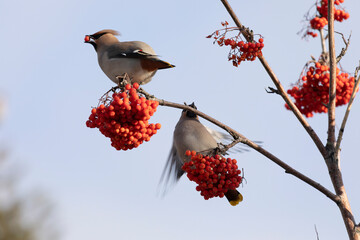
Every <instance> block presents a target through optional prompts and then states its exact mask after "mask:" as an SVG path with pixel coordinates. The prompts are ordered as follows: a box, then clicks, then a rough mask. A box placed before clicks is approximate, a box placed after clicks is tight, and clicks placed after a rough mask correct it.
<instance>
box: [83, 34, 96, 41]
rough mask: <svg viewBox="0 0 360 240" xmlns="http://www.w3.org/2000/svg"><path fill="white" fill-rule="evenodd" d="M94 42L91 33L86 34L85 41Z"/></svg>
mask: <svg viewBox="0 0 360 240" xmlns="http://www.w3.org/2000/svg"><path fill="white" fill-rule="evenodd" d="M91 42H94V40H93V39H92V38H91V36H90V35H86V36H85V39H84V43H91Z"/></svg>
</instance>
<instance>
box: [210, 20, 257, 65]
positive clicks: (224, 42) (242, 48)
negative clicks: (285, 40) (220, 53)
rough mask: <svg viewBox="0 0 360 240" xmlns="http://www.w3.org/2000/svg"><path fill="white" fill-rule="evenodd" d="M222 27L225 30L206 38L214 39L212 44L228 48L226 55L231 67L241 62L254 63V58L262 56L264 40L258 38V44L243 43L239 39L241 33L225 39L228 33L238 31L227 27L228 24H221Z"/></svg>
mask: <svg viewBox="0 0 360 240" xmlns="http://www.w3.org/2000/svg"><path fill="white" fill-rule="evenodd" d="M221 25H222V26H224V27H225V29H221V30H217V31H215V32H214V33H212V34H211V35H209V36H207V38H214V40H215V41H214V43H217V44H218V45H219V46H230V51H229V55H228V59H229V61H231V62H232V64H233V66H235V67H237V66H239V65H240V63H241V62H242V61H254V60H255V59H256V57H258V56H262V51H261V50H262V49H263V47H264V39H263V38H261V37H260V38H259V40H258V42H256V41H252V42H246V41H245V42H244V41H243V40H242V39H241V32H239V33H238V34H237V35H236V36H234V37H229V38H226V34H227V33H228V32H230V31H238V30H239V28H237V27H230V28H229V27H228V25H229V23H228V22H226V21H225V22H222V23H221Z"/></svg>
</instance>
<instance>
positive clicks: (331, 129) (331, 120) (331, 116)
mask: <svg viewBox="0 0 360 240" xmlns="http://www.w3.org/2000/svg"><path fill="white" fill-rule="evenodd" d="M328 31H329V33H328V34H329V58H330V64H329V67H330V87H329V104H328V110H329V111H328V139H327V146H332V147H334V146H335V106H336V105H335V104H336V55H335V37H334V2H333V1H329V5H328Z"/></svg>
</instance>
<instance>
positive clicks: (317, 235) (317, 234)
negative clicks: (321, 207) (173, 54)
mask: <svg viewBox="0 0 360 240" xmlns="http://www.w3.org/2000/svg"><path fill="white" fill-rule="evenodd" d="M314 226H315V232H316V239H317V240H320V238H319V233H318V230H317V228H316V225H314Z"/></svg>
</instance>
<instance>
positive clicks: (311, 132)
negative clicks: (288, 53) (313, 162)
mask: <svg viewBox="0 0 360 240" xmlns="http://www.w3.org/2000/svg"><path fill="white" fill-rule="evenodd" d="M221 2H222V3H223V4H224V6H225V8H226V10H227V11H228V13H229V14H230V16H231V17H232V19H233V20H234V22H235V24H236V25H237V26H238V27H239V28H240V29H243V28H244V27H243V25H242V24H241V23H240V21H239V19H238V18H237V16H236V14H235V12H234V11H233V10H232V8H231V6H230V4H229V3H228V1H227V0H221ZM243 35H244V37H245V38H246V40H247V41H250V40H251V37H250V36H249V34H248V32H245V34H243ZM258 58H259V60H260V62H261V64H262V65H263V67H264V68H265V70H266V72H267V73H268V74H269V76H270V78H271V80H272V81H273V83H274V84H275V86H276V88H277V90H278V91H279V94H280V95H281V97H282V98H283V99H284V101H285V102H286V103H287V104H288V106H289V107H290V109H291V110H292V112H293V113H294V114H295V116H296V118H297V119H298V120H299V121H300V123H301V124H302V126H303V127H304V128H305V130H306V131H307V132H308V134H309V135H310V137H311V138H312V140H313V141H314V143H315V145H316V146H317V148H318V149H319V151H320V153H321V155H322V156H323V157H324V158H325V157H326V156H327V150H326V148H325V146H324V145H323V143H322V142H321V140H320V138H319V137H318V135H317V134H316V133H315V131H314V130H313V129H312V127H311V126H310V124H309V123H308V122H307V121H306V119H305V118H304V116H303V115H302V114H301V112H300V111H299V109H298V108H297V107H296V105H295V104H294V103H293V102H292V101H291V99H290V97H289V96H288V95H287V94H286V92H285V90H284V88H283V86H282V85H281V83H280V81H279V79H278V78H277V77H276V75H275V73H274V72H273V70H272V69H271V67H270V66H269V64H268V63H267V62H266V60H265V58H264V57H263V56H259V57H258Z"/></svg>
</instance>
